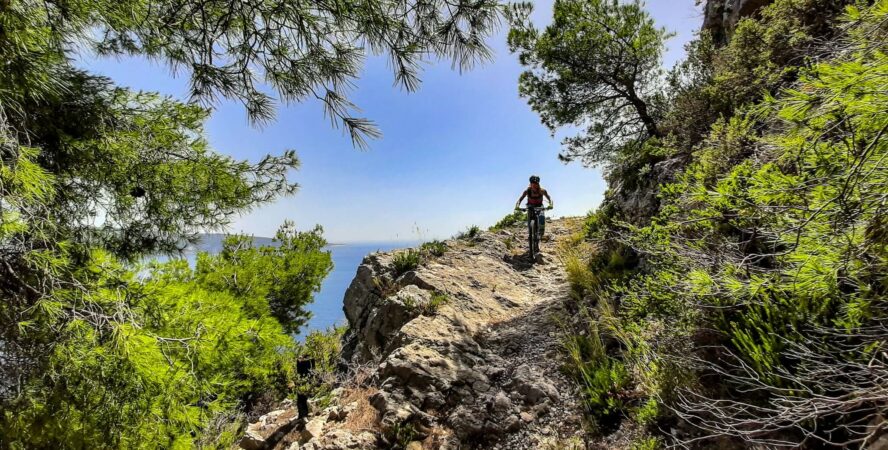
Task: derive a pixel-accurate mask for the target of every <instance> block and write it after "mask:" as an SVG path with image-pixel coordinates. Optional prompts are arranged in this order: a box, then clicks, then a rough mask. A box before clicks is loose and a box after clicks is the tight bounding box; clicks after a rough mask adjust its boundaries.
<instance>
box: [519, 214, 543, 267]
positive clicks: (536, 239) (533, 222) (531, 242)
mask: <svg viewBox="0 0 888 450" xmlns="http://www.w3.org/2000/svg"><path fill="white" fill-rule="evenodd" d="M518 209H519V210H521V211H527V247H528V249H529V250H530V260H531V261H536V257H537V254H539V252H540V213H541V212H542V211H545V210H547V209H551V207H549V208H545V207H542V206H528V207H526V208H518Z"/></svg>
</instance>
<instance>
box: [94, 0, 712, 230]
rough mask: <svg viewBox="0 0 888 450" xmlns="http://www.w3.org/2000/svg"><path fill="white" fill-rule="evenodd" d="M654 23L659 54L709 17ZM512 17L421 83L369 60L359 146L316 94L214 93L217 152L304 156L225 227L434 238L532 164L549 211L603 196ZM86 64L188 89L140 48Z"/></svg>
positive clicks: (489, 207)
mask: <svg viewBox="0 0 888 450" xmlns="http://www.w3.org/2000/svg"><path fill="white" fill-rule="evenodd" d="M535 4H536V6H535V8H536V9H535V13H534V18H535V23H536V24H537V26H538V27H542V26H543V25H544V24H545V23H548V21H549V20H550V17H551V2H549V1H541V2H535ZM648 9H649V11H650V12H651V14H652V15H653V16H654V18H655V20H656V21H657V22H658V24H659V25H661V26H665V27H666V28H667V29H669V30H671V31H674V32H676V33H677V35H676V37H674V38H673V39H671V40H670V41H669V42H668V47H669V49H668V53H667V55H666V58H665V59H666V60H665V63H666V64H667V65H671V64H673V63H674V62H675V61H676V60H678V59H681V58H682V57H683V54H684V50H683V47H684V44H685V43H686V42H687V41H688V40H690V39H691V38H692V37H693V35H694V32H696V30H697V29H699V27H700V24H701V21H702V16H701V14H700V12H699V8H698V7H695V5H694V0H649V1H648ZM505 34H506V29H505V27H503V29H502V30H500V32H499V33H498V34H497V35H496V36H495V37H494V39H493V41H492V46H493V47H494V50H495V60H494V61H492V62H489V63H487V64H485V65H482V66H479V67H476V68H475V69H474V70H472V71H469V72H467V73H463V74H459V73H458V72H457V71H454V70H451V68H450V64H449V63H446V62H443V63H438V64H435V63H431V64H429V65H428V66H427V68H426V70H425V71H424V73H423V74H422V76H421V78H422V81H423V83H422V86H421V87H420V89H419V91H418V92H415V93H410V94H408V93H406V92H403V91H402V90H400V89H399V88H397V87H394V86H393V78H392V75H391V72H390V70H389V68H388V67H387V64H386V62H385V60H384V59H380V58H371V59H369V60H368V61H367V65H366V67H365V70H364V73H363V76H362V77H361V79H360V80H359V81H358V83H357V89H356V90H355V92H354V93H353V96H352V100H353V101H355V103H357V104H358V106H360V107H361V108H362V109H363V111H364V115H365V116H366V117H368V118H370V119H372V120H374V121H375V122H376V123H377V125H378V126H379V127H380V129H381V130H382V132H383V135H384V136H383V138H382V139H380V140H376V141H371V143H370V145H371V148H370V150H368V151H359V150H356V149H355V148H353V147H352V145H351V142H350V140H349V138H348V137H347V136H345V135H344V134H343V133H342V132H341V131H340V130H336V129H333V128H332V127H331V126H330V122H329V121H328V120H326V119H325V118H324V117H323V111H322V108H321V105H320V104H318V103H317V102H307V103H303V104H297V105H291V106H282V107H280V108H279V109H278V115H277V118H276V120H275V121H274V122H273V123H271V124H269V125H267V126H265V127H264V128H262V129H258V128H253V127H251V126H250V125H249V124H248V123H247V120H246V115H245V114H244V111H243V109H242V108H241V106H240V105H239V104H236V103H230V102H226V103H222V104H220V105H218V107H217V108H216V110H215V111H214V113H213V115H212V117H211V118H210V120H209V122H208V123H207V126H206V133H207V138H208V139H209V141H210V143H211V144H212V145H213V147H214V148H215V149H216V150H217V151H219V152H222V153H225V154H229V155H232V156H234V157H235V158H239V159H249V160H257V159H259V158H260V157H261V156H262V155H264V154H266V153H276V152H279V151H281V150H282V149H287V148H292V149H295V150H296V151H297V154H298V155H299V158H300V160H301V161H302V167H301V168H300V170H298V171H296V172H294V173H293V174H292V179H293V180H295V181H296V182H298V183H299V184H300V185H301V188H300V190H299V192H298V193H297V194H296V195H294V196H292V197H287V198H284V199H281V200H279V201H277V202H276V203H274V204H269V205H266V206H264V207H262V208H259V209H257V210H255V211H252V212H250V213H249V214H247V215H244V216H242V217H239V218H237V219H236V220H235V222H234V223H233V224H232V226H231V227H230V230H229V231H243V232H247V233H249V234H254V235H257V236H271V235H273V234H274V232H275V230H276V229H277V227H278V226H279V225H280V224H281V223H282V222H283V221H284V220H286V219H292V220H294V221H295V222H296V223H297V225H298V226H299V227H300V228H309V227H312V226H314V224H321V225H322V226H323V227H324V229H325V234H326V236H327V239H328V240H329V241H331V242H358V241H364V242H366V241H392V240H428V239H434V238H445V237H449V236H451V235H453V234H455V233H456V232H458V231H460V230H462V229H465V228H466V227H467V226H469V225H472V224H477V225H481V226H484V227H486V226H489V225H491V224H493V223H494V222H496V221H497V220H498V219H499V218H501V217H502V216H503V215H505V214H506V213H508V212H510V210H511V208H512V206H513V205H514V203H515V200H516V199H517V197H518V196H519V195H520V193H521V191H522V189H524V187H525V186H526V183H527V177H528V176H529V175H530V174H532V173H533V174H538V175H539V176H540V177H541V178H542V184H543V186H544V187H546V188H547V189H548V190H549V192H550V194H551V195H552V197H553V199H554V200H555V206H556V209H555V210H554V211H553V215H555V216H562V215H582V214H584V213H586V212H587V211H589V210H590V209H592V208H594V207H596V206H597V205H598V203H599V202H600V201H601V198H602V195H603V193H604V190H605V183H604V181H603V180H602V178H601V174H600V173H599V171H598V170H594V169H587V168H583V167H582V166H581V165H579V164H576V163H572V164H567V165H565V164H563V163H561V162H559V161H558V159H557V154H558V149H559V140H560V136H556V137H555V138H552V137H550V135H549V132H548V130H546V129H545V127H543V126H542V125H541V124H540V121H539V118H538V116H537V115H536V114H535V113H534V112H533V111H531V110H530V108H529V107H528V106H527V103H526V102H525V101H524V99H521V98H520V97H519V96H518V88H517V80H518V75H519V74H520V73H521V71H522V68H521V66H520V65H519V64H518V62H517V58H516V57H515V56H514V55H511V54H510V53H509V52H508V49H507V47H506V43H505ZM79 65H80V66H81V67H84V68H86V69H89V70H90V71H92V72H94V73H100V74H104V75H107V76H109V77H111V78H112V79H114V80H115V81H116V82H117V83H118V84H120V85H123V86H129V87H131V88H134V89H141V90H151V91H157V92H161V93H164V94H169V95H172V96H174V97H176V98H179V99H185V96H186V94H187V87H186V86H187V76H186V75H185V74H179V76H178V77H174V76H172V75H171V74H170V72H169V70H168V69H167V68H166V67H164V66H163V65H160V64H157V63H152V62H149V61H146V60H143V59H132V58H130V59H123V60H116V59H96V58H93V57H92V56H90V55H83V56H82V57H81V58H80V61H79Z"/></svg>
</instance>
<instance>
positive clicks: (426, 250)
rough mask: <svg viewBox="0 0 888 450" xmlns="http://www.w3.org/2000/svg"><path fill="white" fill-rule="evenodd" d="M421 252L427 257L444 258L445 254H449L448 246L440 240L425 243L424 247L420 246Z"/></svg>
mask: <svg viewBox="0 0 888 450" xmlns="http://www.w3.org/2000/svg"><path fill="white" fill-rule="evenodd" d="M419 251H420V252H422V253H423V255H426V256H431V257H439V256H444V253H447V244H445V243H443V242H441V241H438V240H434V241H429V242H424V243H423V244H422V245H420V246H419Z"/></svg>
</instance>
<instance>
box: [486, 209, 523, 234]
mask: <svg viewBox="0 0 888 450" xmlns="http://www.w3.org/2000/svg"><path fill="white" fill-rule="evenodd" d="M525 220H527V213H526V212H524V211H514V212H511V213H509V214H506V216H505V217H503V218H502V219H500V220H499V222H497V223H496V224H495V225H493V226H492V227H490V229H489V231H499V230H502V229H505V228H508V227H511V226H512V225H515V224H518V223H521V222H524V221H525Z"/></svg>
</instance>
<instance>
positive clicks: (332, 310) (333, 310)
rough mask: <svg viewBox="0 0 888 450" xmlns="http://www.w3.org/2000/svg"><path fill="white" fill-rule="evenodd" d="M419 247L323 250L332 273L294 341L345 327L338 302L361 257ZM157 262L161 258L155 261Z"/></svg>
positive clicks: (211, 237) (207, 243)
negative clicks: (327, 256) (308, 335)
mask: <svg viewBox="0 0 888 450" xmlns="http://www.w3.org/2000/svg"><path fill="white" fill-rule="evenodd" d="M222 239H223V236H222V235H219V234H207V235H203V236H202V239H201V242H200V243H199V244H198V245H196V246H195V247H194V248H189V249H188V250H186V251H185V252H184V253H183V254H182V257H183V258H185V259H187V260H188V261H189V262H190V263H191V264H194V261H195V258H196V254H197V252H201V251H204V252H210V253H217V252H219V251H220V250H221V249H222ZM254 242H255V244H256V245H273V241H272V240H271V239H270V238H262V237H257V238H254ZM416 245H419V243H418V242H372V243H351V244H333V245H329V246H328V247H327V250H329V251H330V256H331V257H332V258H333V270H332V271H330V274H329V275H328V276H327V278H325V279H324V282H323V283H322V284H321V290H320V291H319V292H318V293H316V294H315V298H314V302H313V303H311V304H310V305H309V306H308V309H309V311H311V313H312V317H311V319H310V320H309V322H308V325H307V326H306V327H305V328H303V329H302V330H301V332H300V333H299V336H296V338H297V339H299V340H302V337H304V336H305V335H307V334H308V333H309V332H311V331H314V330H326V329H328V328H330V327H332V326H334V325H341V324H344V323H345V313H344V312H343V311H342V299H343V297H344V296H345V290H346V289H348V285H349V284H351V281H352V279H353V278H354V277H355V273H356V272H357V270H358V266H359V265H361V261H362V260H363V259H364V256H366V255H368V254H370V253H373V252H378V251H382V252H387V251H390V250H395V249H399V248H407V247H414V246H416ZM157 259H160V260H163V259H166V258H164V257H160V258H157Z"/></svg>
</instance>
